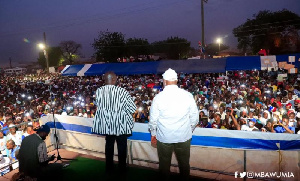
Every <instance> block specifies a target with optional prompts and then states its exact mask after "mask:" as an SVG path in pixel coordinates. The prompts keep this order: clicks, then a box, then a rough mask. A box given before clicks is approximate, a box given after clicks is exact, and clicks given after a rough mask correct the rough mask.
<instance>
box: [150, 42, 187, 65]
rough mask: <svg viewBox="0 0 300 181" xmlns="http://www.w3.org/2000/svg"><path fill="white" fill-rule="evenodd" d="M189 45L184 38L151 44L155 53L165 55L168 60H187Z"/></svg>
mask: <svg viewBox="0 0 300 181" xmlns="http://www.w3.org/2000/svg"><path fill="white" fill-rule="evenodd" d="M190 45H191V43H190V42H189V41H187V40H186V39H184V38H179V37H169V38H167V39H166V40H163V41H158V42H154V43H152V46H153V49H154V52H155V53H165V54H166V55H167V57H168V58H169V59H175V60H177V59H183V58H187V57H188V54H189V51H190V48H191V47H190Z"/></svg>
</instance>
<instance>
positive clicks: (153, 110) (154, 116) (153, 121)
mask: <svg viewBox="0 0 300 181" xmlns="http://www.w3.org/2000/svg"><path fill="white" fill-rule="evenodd" d="M158 117H159V109H158V104H157V99H156V98H154V99H153V102H152V105H151V107H150V120H149V130H150V132H151V136H156V128H157V121H158Z"/></svg>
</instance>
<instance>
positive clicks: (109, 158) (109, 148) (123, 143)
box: [105, 135, 128, 172]
mask: <svg viewBox="0 0 300 181" xmlns="http://www.w3.org/2000/svg"><path fill="white" fill-rule="evenodd" d="M127 137H128V135H120V136H116V135H106V138H105V140H106V143H105V162H106V171H107V172H111V171H113V169H114V160H113V159H114V145H115V141H117V147H118V161H119V162H118V163H119V164H118V166H119V169H120V171H121V172H125V171H126V159H127Z"/></svg>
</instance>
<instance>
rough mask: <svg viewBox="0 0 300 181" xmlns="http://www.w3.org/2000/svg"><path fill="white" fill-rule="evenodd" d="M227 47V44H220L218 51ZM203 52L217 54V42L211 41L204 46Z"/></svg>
mask: <svg viewBox="0 0 300 181" xmlns="http://www.w3.org/2000/svg"><path fill="white" fill-rule="evenodd" d="M227 49H229V46H227V45H224V44H220V51H223V50H227ZM205 53H206V54H208V55H218V54H219V44H218V43H211V44H208V45H207V46H206V47H205Z"/></svg>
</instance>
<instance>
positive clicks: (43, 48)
mask: <svg viewBox="0 0 300 181" xmlns="http://www.w3.org/2000/svg"><path fill="white" fill-rule="evenodd" d="M38 47H39V48H40V49H41V50H43V52H44V56H45V59H46V64H47V70H46V71H47V73H49V60H48V54H47V51H46V45H45V44H43V43H39V44H38Z"/></svg>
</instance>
